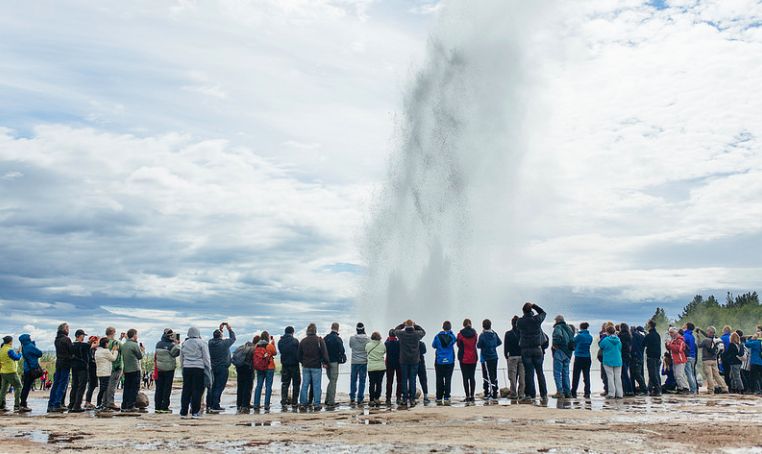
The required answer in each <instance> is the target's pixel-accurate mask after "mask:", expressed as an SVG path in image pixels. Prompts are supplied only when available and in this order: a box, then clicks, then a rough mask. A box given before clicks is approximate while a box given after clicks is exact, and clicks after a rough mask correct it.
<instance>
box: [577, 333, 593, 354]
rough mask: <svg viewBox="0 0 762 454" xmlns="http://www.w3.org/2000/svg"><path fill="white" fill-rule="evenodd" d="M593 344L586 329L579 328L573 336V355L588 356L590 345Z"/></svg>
mask: <svg viewBox="0 0 762 454" xmlns="http://www.w3.org/2000/svg"><path fill="white" fill-rule="evenodd" d="M592 344H593V336H591V335H590V332H589V331H588V330H586V329H581V330H579V332H578V333H577V335H576V336H574V356H576V357H577V358H589V357H590V346H591V345H592Z"/></svg>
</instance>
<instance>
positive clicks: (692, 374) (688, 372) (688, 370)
mask: <svg viewBox="0 0 762 454" xmlns="http://www.w3.org/2000/svg"><path fill="white" fill-rule="evenodd" d="M685 378H686V379H687V380H688V389H689V390H690V392H691V393H692V394H695V393H696V391H697V390H698V386H697V384H696V358H692V357H690V356H689V357H688V362H686V363H685Z"/></svg>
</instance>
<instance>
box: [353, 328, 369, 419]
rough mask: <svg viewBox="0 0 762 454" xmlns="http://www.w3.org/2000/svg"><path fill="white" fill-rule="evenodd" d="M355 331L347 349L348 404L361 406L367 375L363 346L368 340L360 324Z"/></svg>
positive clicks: (365, 353)
mask: <svg viewBox="0 0 762 454" xmlns="http://www.w3.org/2000/svg"><path fill="white" fill-rule="evenodd" d="M355 329H356V330H357V334H355V335H354V336H351V337H350V338H349V348H350V349H351V350H352V366H351V367H352V369H351V377H350V380H351V381H350V383H349V403H350V404H351V405H354V404H355V403H357V404H359V405H362V404H363V399H364V398H365V378H366V377H367V375H368V353H367V352H366V351H365V346H366V345H367V344H368V342H370V338H369V337H368V335H367V334H365V325H364V324H363V323H362V322H358V323H357V326H356V327H355ZM355 397H356V398H357V400H355Z"/></svg>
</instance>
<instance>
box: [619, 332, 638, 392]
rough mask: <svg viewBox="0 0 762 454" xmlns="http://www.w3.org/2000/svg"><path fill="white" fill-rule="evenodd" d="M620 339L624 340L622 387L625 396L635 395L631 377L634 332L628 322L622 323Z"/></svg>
mask: <svg viewBox="0 0 762 454" xmlns="http://www.w3.org/2000/svg"><path fill="white" fill-rule="evenodd" d="M618 331H619V332H618V334H617V336H619V340H620V341H621V342H622V388H623V389H624V395H625V396H628V397H629V396H634V395H635V392H634V388H633V387H632V380H631V379H630V359H631V358H632V334H631V333H630V326H629V325H628V324H627V323H620V324H619V329H618Z"/></svg>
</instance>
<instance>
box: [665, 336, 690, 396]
mask: <svg viewBox="0 0 762 454" xmlns="http://www.w3.org/2000/svg"><path fill="white" fill-rule="evenodd" d="M669 337H670V339H669V340H667V342H666V343H665V346H666V347H667V351H668V352H669V353H670V358H671V360H672V373H673V374H674V376H675V382H676V383H677V392H678V394H688V393H689V392H690V388H689V384H688V378H687V377H686V375H685V363H686V362H687V361H688V358H687V357H686V356H685V352H686V344H685V341H684V340H683V336H681V335H680V333H679V332H678V330H677V328H675V327H674V326H673V327H671V328H670V329H669Z"/></svg>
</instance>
